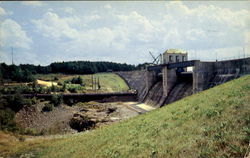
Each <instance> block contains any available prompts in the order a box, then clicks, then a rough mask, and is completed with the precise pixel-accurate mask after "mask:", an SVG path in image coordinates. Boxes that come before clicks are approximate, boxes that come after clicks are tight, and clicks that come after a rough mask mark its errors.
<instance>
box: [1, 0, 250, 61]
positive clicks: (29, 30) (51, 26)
mask: <svg viewBox="0 0 250 158" xmlns="http://www.w3.org/2000/svg"><path fill="white" fill-rule="evenodd" d="M0 21H1V23H0V62H5V63H8V64H10V63H11V47H13V48H14V62H15V64H20V63H22V64H25V63H31V64H41V65H48V64H50V63H51V62H55V61H72V60H90V61H114V62H121V63H124V62H125V63H129V64H138V63H144V62H150V61H152V59H151V57H150V55H149V53H148V52H149V51H151V52H153V53H154V54H155V55H158V54H159V53H163V52H164V51H165V50H166V49H169V48H179V49H183V50H186V51H188V53H189V59H201V60H215V59H216V57H217V58H218V59H226V58H227V59H229V58H237V57H243V56H244V52H245V54H246V55H247V56H250V47H249V46H250V1H238V2H237V1H207V2H205V1H197V2H196V1H184V2H182V1H156V2H152V1H138V2H135V1H133V2H132V1H119V2H115V1H102V2H101V1H95V2H87V1H74V2H70V1H64V2H63V1H61V2H59V1H56V2H48V1H46V2H45V1H29V2H25V1H23V2H10V1H6V2H0Z"/></svg>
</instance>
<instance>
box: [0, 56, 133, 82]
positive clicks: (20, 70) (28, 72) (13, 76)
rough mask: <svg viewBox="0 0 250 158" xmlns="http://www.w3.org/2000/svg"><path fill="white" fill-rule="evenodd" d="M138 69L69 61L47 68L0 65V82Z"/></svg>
mask: <svg viewBox="0 0 250 158" xmlns="http://www.w3.org/2000/svg"><path fill="white" fill-rule="evenodd" d="M136 69H138V67H136V66H134V65H129V64H125V63H124V64H121V63H114V62H104V61H100V62H91V61H69V62H54V63H51V64H50V65H48V66H40V65H38V66H37V65H32V64H20V65H7V64H5V63H0V82H1V81H3V79H5V80H12V81H17V82H31V81H33V80H34V77H33V75H34V74H48V73H64V74H94V73H98V72H112V71H131V70H136Z"/></svg>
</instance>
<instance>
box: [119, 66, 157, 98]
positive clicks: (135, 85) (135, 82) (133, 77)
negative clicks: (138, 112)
mask: <svg viewBox="0 0 250 158" xmlns="http://www.w3.org/2000/svg"><path fill="white" fill-rule="evenodd" d="M115 73H116V74H118V75H119V76H120V77H121V78H123V79H124V80H125V82H126V83H127V84H128V86H129V87H130V89H134V90H136V91H137V93H138V96H137V99H138V101H141V102H142V101H143V100H144V98H145V97H146V95H147V93H148V90H149V89H150V88H151V87H152V85H153V82H154V78H155V76H154V75H155V74H154V72H150V71H149V72H147V71H146V70H136V71H120V72H115Z"/></svg>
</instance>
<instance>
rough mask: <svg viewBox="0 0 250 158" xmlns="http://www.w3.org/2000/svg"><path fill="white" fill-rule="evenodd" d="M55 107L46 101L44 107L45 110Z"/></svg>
mask: <svg viewBox="0 0 250 158" xmlns="http://www.w3.org/2000/svg"><path fill="white" fill-rule="evenodd" d="M53 109H54V105H53V104H50V103H46V104H45V106H44V107H43V109H42V110H43V112H49V111H52V110H53Z"/></svg>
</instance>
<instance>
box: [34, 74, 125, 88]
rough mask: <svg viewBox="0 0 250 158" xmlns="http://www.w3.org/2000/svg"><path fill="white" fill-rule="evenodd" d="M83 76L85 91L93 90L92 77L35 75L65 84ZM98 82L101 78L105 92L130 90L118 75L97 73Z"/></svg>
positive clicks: (95, 75)
mask: <svg viewBox="0 0 250 158" xmlns="http://www.w3.org/2000/svg"><path fill="white" fill-rule="evenodd" d="M78 76H81V78H82V79H83V82H84V84H85V89H86V90H87V91H88V90H92V75H64V74H46V75H44V74H39V75H35V77H36V78H38V79H41V80H46V81H54V79H55V78H57V79H58V80H57V81H54V82H61V83H63V82H64V81H66V80H71V79H72V78H74V77H78ZM93 76H94V77H95V78H96V80H97V78H99V81H100V85H101V90H100V91H104V92H120V91H127V90H128V89H129V87H128V85H127V84H126V82H125V81H124V80H123V79H122V78H121V77H120V76H118V75H116V74H113V73H97V74H94V75H93Z"/></svg>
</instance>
